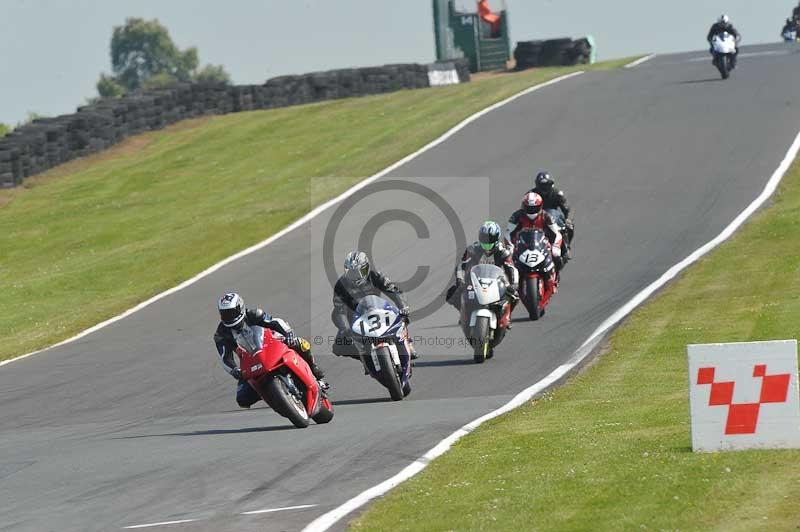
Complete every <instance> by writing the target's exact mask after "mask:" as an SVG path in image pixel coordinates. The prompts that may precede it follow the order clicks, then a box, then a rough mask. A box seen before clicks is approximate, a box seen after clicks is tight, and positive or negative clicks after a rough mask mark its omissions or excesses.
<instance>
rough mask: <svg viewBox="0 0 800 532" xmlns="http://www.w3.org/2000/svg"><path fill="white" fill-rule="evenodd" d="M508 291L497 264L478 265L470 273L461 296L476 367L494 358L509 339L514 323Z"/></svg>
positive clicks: (464, 327) (467, 333)
mask: <svg viewBox="0 0 800 532" xmlns="http://www.w3.org/2000/svg"><path fill="white" fill-rule="evenodd" d="M507 288H508V278H507V277H506V274H505V272H504V271H503V269H502V268H500V267H498V266H495V265H494V264H477V265H475V266H473V267H472V269H470V271H469V282H468V283H467V286H466V287H465V288H464V291H463V292H462V293H461V328H462V330H463V331H464V336H465V337H466V338H467V340H469V343H470V345H471V346H472V349H473V358H474V360H475V363H476V364H482V363H483V362H485V361H486V359H489V358H492V356H494V348H495V347H497V346H498V345H499V344H500V342H501V341H502V340H503V337H504V336H505V333H506V329H507V328H508V323H509V321H510V320H511V305H510V304H509V303H508V301H507V300H506V290H507Z"/></svg>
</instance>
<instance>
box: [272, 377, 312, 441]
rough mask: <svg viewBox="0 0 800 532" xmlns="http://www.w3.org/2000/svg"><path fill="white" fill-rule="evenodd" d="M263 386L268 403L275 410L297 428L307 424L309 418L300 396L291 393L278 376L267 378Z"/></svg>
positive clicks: (302, 427) (304, 426)
mask: <svg viewBox="0 0 800 532" xmlns="http://www.w3.org/2000/svg"><path fill="white" fill-rule="evenodd" d="M264 388H265V391H266V394H267V397H269V404H270V406H271V407H272V409H273V410H275V412H277V413H279V414H281V415H283V416H284V417H286V418H288V419H289V421H291V422H292V424H293V425H294V426H295V427H297V428H299V429H304V428H306V427H307V426H308V425H309V423H310V419H309V417H308V412H306V407H305V405H304V404H303V400H302V398H300V397H297V396H295V395H293V394H292V393H291V392H290V391H289V388H287V387H286V383H284V382H283V380H282V379H281V378H280V377H279V376H277V375H276V376H274V377H272V378H271V379H270V380H268V381H267V382H266V384H265V385H264Z"/></svg>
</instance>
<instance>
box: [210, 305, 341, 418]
mask: <svg viewBox="0 0 800 532" xmlns="http://www.w3.org/2000/svg"><path fill="white" fill-rule="evenodd" d="M217 308H218V310H219V313H220V322H219V325H218V326H217V330H216V332H215V333H214V344H215V345H216V346H217V352H218V354H219V357H220V359H221V360H222V365H223V367H224V369H225V371H227V372H228V373H229V374H230V375H231V376H232V377H233V378H234V379H236V380H237V381H239V385H238V386H237V388H236V402H237V403H238V404H239V406H241V407H242V408H250V407H251V406H253V404H255V403H256V402H258V401H259V400H260V399H261V397H259V395H258V393H257V392H256V391H255V390H254V389H253V388H252V387H251V386H250V385H249V384H248V383H247V382H246V381H244V380H242V372H241V370H240V369H239V367H238V366H237V365H236V360H235V355H234V352H235V351H236V340H235V339H234V337H233V331H232V329H235V328H237V327H241V324H242V323H246V324H247V325H250V326H254V325H258V326H260V327H264V328H265V329H271V330H273V331H275V332H277V333H278V334H280V335H281V337H282V338H281V339H282V341H283V343H285V344H286V345H287V346H288V347H290V348H291V349H292V350H294V351H295V352H296V353H297V354H298V355H300V356H301V357H302V358H303V360H305V361H306V363H308V365H309V366H310V368H311V372H312V373H313V374H314V377H316V378H317V380H319V381H320V386H321V387H322V388H327V387H328V384H327V383H326V382H325V381H323V380H322V379H323V377H325V374H324V373H323V371H322V369H320V367H319V366H317V365H316V363H315V362H314V357H313V355H312V354H311V344H309V343H308V340H305V339H304V338H301V337H299V336H297V335H296V334H295V333H294V331H293V330H292V328H291V326H290V325H289V324H288V323H286V322H285V321H284V320H282V319H280V318H275V317H273V316H270V315H269V314H267V313H266V312H264V311H263V310H261V309H260V308H255V309H247V308H245V306H244V300H243V299H242V297H241V296H240V295H239V294H236V293H233V292H231V293H228V294H225V295H224V296H222V297H221V298H220V300H219V302H218V305H217Z"/></svg>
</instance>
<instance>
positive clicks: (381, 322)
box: [350, 295, 411, 401]
mask: <svg viewBox="0 0 800 532" xmlns="http://www.w3.org/2000/svg"><path fill="white" fill-rule="evenodd" d="M350 329H351V330H352V331H353V345H355V347H356V348H357V349H358V351H359V354H360V355H361V361H362V363H363V364H364V369H365V370H366V371H367V373H368V374H369V375H370V376H371V377H372V378H373V379H375V380H377V381H378V382H380V383H381V384H383V385H384V386H385V387H386V388H387V389H388V390H389V396H390V397H391V398H392V400H393V401H400V400H402V399H403V397H405V396H407V395H408V394H410V393H411V356H410V353H409V346H408V328H407V327H406V321H405V319H404V318H403V316H402V315H401V314H400V309H398V308H397V307H396V306H395V305H393V304H392V303H391V302H389V301H387V300H385V299H383V298H381V297H378V296H374V295H371V296H366V297H364V298H362V299H361V300H360V301H359V302H358V306H357V307H356V310H355V313H354V314H353V318H352V323H351V326H350Z"/></svg>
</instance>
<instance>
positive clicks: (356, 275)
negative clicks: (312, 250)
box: [331, 251, 417, 359]
mask: <svg viewBox="0 0 800 532" xmlns="http://www.w3.org/2000/svg"><path fill="white" fill-rule="evenodd" d="M381 295H385V296H386V297H388V298H389V299H390V300H391V301H392V303H394V304H395V306H397V308H399V309H400V315H401V316H403V319H405V321H406V323H408V322H409V321H410V314H411V311H410V309H409V307H408V302H407V301H406V298H405V296H404V295H403V292H402V290H400V288H398V287H397V285H396V284H394V283H393V282H392V281H391V279H389V278H388V277H386V276H385V275H383V274H382V273H381V272H379V271H378V270H374V269H372V268H371V267H370V263H369V257H367V254H366V253H364V252H363V251H351V252H350V253H348V254H347V256H346V257H345V259H344V275H342V276H341V277H340V278H339V280H338V281H336V286H334V287H333V312H331V320H332V321H333V324H334V325H336V328H337V329H338V332H337V333H336V340H335V341H334V344H333V350H332V351H333V354H334V355H336V356H346V357H351V358H356V359H360V356H359V352H358V348H357V347H356V346H354V345H353V337H352V334H351V332H350V325H351V323H352V321H353V313H354V312H355V310H356V307H357V306H358V302H359V301H361V299H363V298H365V297H367V296H379V297H380V296H381ZM408 350H409V352H410V354H411V358H412V359H416V358H417V352H416V351H415V350H414V346H413V344H412V343H411V342H410V341H409V343H408Z"/></svg>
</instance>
